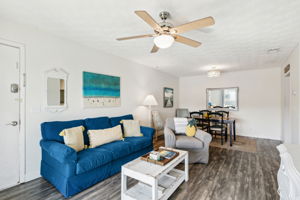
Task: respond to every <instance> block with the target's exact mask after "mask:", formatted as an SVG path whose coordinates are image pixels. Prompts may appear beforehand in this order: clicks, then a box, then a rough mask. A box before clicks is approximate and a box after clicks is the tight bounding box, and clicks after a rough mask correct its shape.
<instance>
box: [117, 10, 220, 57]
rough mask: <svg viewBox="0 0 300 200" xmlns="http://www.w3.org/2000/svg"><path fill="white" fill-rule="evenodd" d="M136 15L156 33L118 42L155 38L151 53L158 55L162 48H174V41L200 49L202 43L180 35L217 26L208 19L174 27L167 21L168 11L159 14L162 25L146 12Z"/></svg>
mask: <svg viewBox="0 0 300 200" xmlns="http://www.w3.org/2000/svg"><path fill="white" fill-rule="evenodd" d="M135 14H136V15H137V16H139V17H140V18H141V19H142V20H144V22H146V23H147V24H148V25H150V26H151V27H152V28H153V31H154V33H152V34H145V35H137V36H130V37H123V38H117V40H119V41H121V40H131V39H137V38H149V37H154V46H153V48H152V50H151V53H156V52H157V51H158V50H159V49H160V48H161V49H165V48H169V47H170V46H172V44H173V42H174V41H176V42H180V43H182V44H185V45H188V46H190V47H198V46H200V45H201V43H200V42H198V41H195V40H192V39H189V38H186V37H183V36H181V35H179V34H181V33H185V32H188V31H191V30H195V29H200V28H204V27H207V26H211V25H213V24H215V20H214V18H212V17H206V18H203V19H198V20H195V21H192V22H189V23H186V24H182V25H179V26H173V24H171V23H169V22H167V21H166V20H167V18H168V17H169V16H170V13H168V12H166V11H163V12H160V13H159V17H160V18H161V20H162V22H161V23H157V22H156V21H155V20H154V19H153V18H152V17H151V16H150V15H149V14H148V13H147V12H146V11H144V10H137V11H135Z"/></svg>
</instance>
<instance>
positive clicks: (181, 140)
mask: <svg viewBox="0 0 300 200" xmlns="http://www.w3.org/2000/svg"><path fill="white" fill-rule="evenodd" d="M203 147H204V145H203V142H202V141H201V140H199V139H197V138H195V137H189V136H186V135H178V136H176V148H183V149H201V148H203Z"/></svg>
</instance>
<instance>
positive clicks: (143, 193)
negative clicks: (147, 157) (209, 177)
mask: <svg viewBox="0 0 300 200" xmlns="http://www.w3.org/2000/svg"><path fill="white" fill-rule="evenodd" d="M163 148H164V149H170V150H172V151H177V152H179V155H178V156H177V157H176V158H174V160H172V161H171V162H169V163H168V164H166V165H165V166H160V165H157V164H154V163H150V162H147V161H144V160H141V158H137V159H135V160H133V161H131V162H129V163H127V164H125V165H123V166H122V175H121V179H122V180H121V198H122V200H128V199H130V200H140V199H142V200H147V199H149V200H151V199H152V200H157V199H168V198H169V197H170V196H171V195H172V194H173V192H174V191H175V190H176V189H177V188H178V187H179V185H180V184H181V183H182V182H183V181H184V180H185V181H188V179H189V172H188V170H189V169H188V168H189V164H188V163H189V162H188V152H187V151H182V150H178V149H171V148H165V147H163ZM183 160H184V161H185V167H184V168H185V169H184V171H182V170H178V169H175V167H176V166H177V165H178V164H179V163H180V162H182V161H183ZM127 177H131V178H134V179H136V180H138V181H139V182H138V183H137V184H136V185H134V186H133V187H131V188H129V189H127Z"/></svg>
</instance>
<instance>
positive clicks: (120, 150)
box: [97, 141, 133, 160]
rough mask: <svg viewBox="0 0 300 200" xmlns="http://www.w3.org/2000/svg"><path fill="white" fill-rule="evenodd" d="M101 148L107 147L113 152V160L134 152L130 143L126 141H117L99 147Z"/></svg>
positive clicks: (106, 148)
mask: <svg viewBox="0 0 300 200" xmlns="http://www.w3.org/2000/svg"><path fill="white" fill-rule="evenodd" d="M97 148H99V149H105V150H107V151H109V152H111V153H112V155H113V160H117V159H119V158H122V157H125V156H127V155H129V154H130V153H131V152H133V151H132V150H131V148H130V143H128V142H125V141H115V142H111V143H108V144H104V145H101V146H99V147H97Z"/></svg>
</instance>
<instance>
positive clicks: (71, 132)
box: [59, 126, 84, 151]
mask: <svg viewBox="0 0 300 200" xmlns="http://www.w3.org/2000/svg"><path fill="white" fill-rule="evenodd" d="M83 131H84V127H83V126H77V127H73V128H68V129H64V130H63V131H61V132H60V133H59V135H60V136H63V137H64V142H65V145H67V146H69V147H71V148H73V149H74V150H75V151H81V150H83V149H84V139H83Z"/></svg>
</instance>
